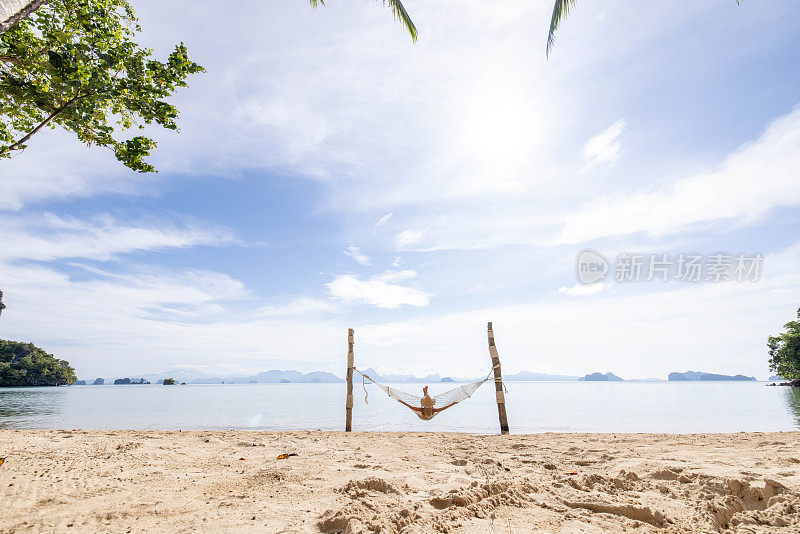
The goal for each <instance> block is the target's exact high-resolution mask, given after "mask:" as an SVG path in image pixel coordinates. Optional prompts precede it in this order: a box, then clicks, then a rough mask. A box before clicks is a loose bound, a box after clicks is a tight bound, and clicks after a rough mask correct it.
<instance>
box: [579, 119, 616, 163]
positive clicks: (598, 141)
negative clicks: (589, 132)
mask: <svg viewBox="0 0 800 534" xmlns="http://www.w3.org/2000/svg"><path fill="white" fill-rule="evenodd" d="M625 125H626V124H625V119H619V120H618V121H616V122H615V123H614V124H612V125H611V126H609V127H608V128H606V129H605V130H603V131H602V132H600V133H599V134H597V135H595V136H594V137H592V138H591V139H589V140H588V141H587V142H586V145H585V146H584V147H583V159H584V161H585V162H586V163H585V164H584V166H583V169H582V171H581V172H588V171H590V170H591V169H593V168H594V167H597V166H598V165H603V164H605V165H608V166H611V165H613V164H614V163H616V162H617V161H618V160H619V157H620V154H621V153H622V145H621V144H620V142H619V136H620V135H621V134H622V132H623V131H624V130H625Z"/></svg>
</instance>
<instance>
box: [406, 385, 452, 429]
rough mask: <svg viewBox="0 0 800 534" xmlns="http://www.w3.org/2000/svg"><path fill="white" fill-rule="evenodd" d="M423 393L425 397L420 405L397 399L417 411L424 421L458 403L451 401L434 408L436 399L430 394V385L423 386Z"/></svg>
mask: <svg viewBox="0 0 800 534" xmlns="http://www.w3.org/2000/svg"><path fill="white" fill-rule="evenodd" d="M422 394H423V397H422V398H421V399H420V400H419V404H420V406H411V405H410V404H408V403H406V402H403V401H401V400H400V399H397V400H398V401H399V402H400V404H403V405H405V406H408V407H409V408H411V409H412V410H414V411H415V412H417V415H418V416H419V418H420V419H422V420H423V421H430V420H431V419H433V416H434V415H436V414H437V413H439V412H441V411H443V410H446V409H448V408H449V407H451V406H454V405H455V404H458V403H457V402H451V403H450V404H448V405H447V406H443V407H441V408H434V407H433V406H434V405H435V404H436V399H434V398H433V397H431V396H430V395H428V386H425V387H423V388H422Z"/></svg>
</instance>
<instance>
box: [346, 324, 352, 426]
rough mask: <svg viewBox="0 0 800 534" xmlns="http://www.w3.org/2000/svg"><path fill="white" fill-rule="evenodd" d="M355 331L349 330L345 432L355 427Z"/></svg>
mask: <svg viewBox="0 0 800 534" xmlns="http://www.w3.org/2000/svg"><path fill="white" fill-rule="evenodd" d="M353 360H354V358H353V329H352V328H348V329H347V404H346V405H345V406H346V409H347V418H346V420H345V424H344V431H345V432H350V429H351V427H352V425H353V364H354V361H353Z"/></svg>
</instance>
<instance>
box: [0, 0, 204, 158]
mask: <svg viewBox="0 0 800 534" xmlns="http://www.w3.org/2000/svg"><path fill="white" fill-rule="evenodd" d="M139 31H141V28H140V27H139V25H138V24H137V19H136V15H135V13H134V11H133V8H132V7H131V5H130V4H129V3H128V2H127V1H126V0H52V1H50V2H48V3H47V4H45V5H44V6H43V7H41V8H40V9H38V10H37V11H36V12H34V13H33V14H32V15H31V16H30V17H27V18H25V19H23V20H21V21H20V22H18V23H17V24H16V25H14V26H13V27H12V28H11V29H9V30H8V31H6V32H5V33H3V34H2V35H0V158H2V157H9V156H11V155H12V154H14V153H15V152H17V151H19V150H23V149H25V148H26V146H27V143H28V141H29V140H30V139H31V137H32V136H33V135H35V134H36V133H37V132H39V131H40V130H42V129H43V128H46V127H50V128H55V127H56V126H60V127H62V128H64V129H66V130H68V131H70V132H72V133H74V134H75V135H76V136H77V137H78V139H79V140H80V141H82V142H84V143H86V144H88V145H98V146H103V147H107V148H110V149H111V150H113V151H114V155H115V156H116V158H117V159H118V160H119V161H120V162H122V163H123V164H124V165H125V166H127V167H129V168H131V169H133V170H135V171H139V172H154V171H155V168H154V167H153V166H152V165H151V164H150V163H148V162H146V161H145V159H144V158H146V157H147V156H149V155H150V153H151V151H152V150H153V149H154V148H155V146H156V142H155V141H154V140H153V139H151V138H149V137H147V136H145V135H134V136H132V137H129V138H127V139H119V137H121V136H122V134H127V135H131V134H130V133H129V130H135V129H144V127H145V126H146V125H150V124H157V125H159V126H162V127H164V128H166V129H169V130H177V129H178V126H177V118H178V110H177V109H176V108H175V106H173V105H172V104H170V103H169V102H167V101H166V99H167V98H169V97H170V96H171V95H172V94H173V93H174V92H175V90H176V89H177V88H178V87H185V86H186V85H187V84H186V79H187V78H188V77H189V75H191V74H195V73H198V72H202V71H203V70H204V69H203V67H201V66H200V65H198V64H197V63H195V62H193V61H191V60H190V59H189V56H188V52H187V50H186V46H184V44H183V43H180V44H178V45H176V46H175V50H174V51H173V52H172V53H171V54H170V55H169V58H168V59H167V60H166V61H164V62H162V61H159V60H156V59H154V57H153V51H152V50H150V49H147V48H143V47H142V46H140V45H139V44H137V43H136V42H135V41H134V37H135V36H136V34H137V32H139Z"/></svg>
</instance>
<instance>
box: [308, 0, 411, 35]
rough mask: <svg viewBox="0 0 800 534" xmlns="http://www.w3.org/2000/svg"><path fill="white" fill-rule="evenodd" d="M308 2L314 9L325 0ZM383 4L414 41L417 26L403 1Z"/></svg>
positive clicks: (391, 1) (388, 0)
mask: <svg viewBox="0 0 800 534" xmlns="http://www.w3.org/2000/svg"><path fill="white" fill-rule="evenodd" d="M309 2H310V3H311V7H313V8H315V9H316V8H317V7H319V6H324V5H325V0H309ZM383 5H388V6H389V7H390V8H391V10H392V14H393V15H394V18H395V19H396V20H399V21H400V22H402V23H403V26H405V27H406V29H407V30H408V33H410V34H411V40H412V41H414V42H415V43H416V42H417V27H416V26H414V21H413V20H411V16H410V15H409V14H408V11H406V8H405V6H403V3H402V2H401V1H400V0H383Z"/></svg>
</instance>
